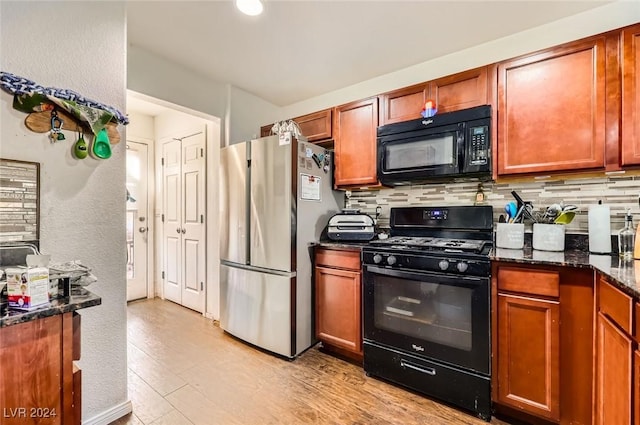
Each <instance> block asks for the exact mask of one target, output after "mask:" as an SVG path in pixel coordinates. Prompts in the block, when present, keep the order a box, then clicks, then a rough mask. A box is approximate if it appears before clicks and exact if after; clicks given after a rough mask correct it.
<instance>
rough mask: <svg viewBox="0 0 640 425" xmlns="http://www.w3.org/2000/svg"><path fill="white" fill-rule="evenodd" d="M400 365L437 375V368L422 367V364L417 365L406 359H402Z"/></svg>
mask: <svg viewBox="0 0 640 425" xmlns="http://www.w3.org/2000/svg"><path fill="white" fill-rule="evenodd" d="M400 366H402V367H403V368H405V367H406V368H408V369H413V370H417V371H418V372H422V373H426V374H427V375H431V376H435V375H436V370H435V369H432V368H430V367H426V368H425V367H420V366H416V365H414V364H411V363H409V362H407V361H405V360H402V359H400Z"/></svg>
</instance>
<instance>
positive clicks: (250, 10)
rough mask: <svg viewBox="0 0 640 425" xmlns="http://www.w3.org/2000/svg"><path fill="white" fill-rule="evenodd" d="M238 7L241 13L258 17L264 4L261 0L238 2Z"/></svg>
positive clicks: (241, 0) (240, 0)
mask: <svg viewBox="0 0 640 425" xmlns="http://www.w3.org/2000/svg"><path fill="white" fill-rule="evenodd" d="M236 7H237V8H238V10H240V12H242V13H244V14H246V15H249V16H256V15H259V14H261V13H262V9H263V7H262V2H261V1H260V0H236Z"/></svg>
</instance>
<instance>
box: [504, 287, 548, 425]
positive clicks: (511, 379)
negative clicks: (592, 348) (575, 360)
mask: <svg viewBox="0 0 640 425" xmlns="http://www.w3.org/2000/svg"><path fill="white" fill-rule="evenodd" d="M559 315H560V307H559V303H558V302H557V301H548V300H542V299H535V298H526V297H519V296H515V295H507V294H502V293H499V294H498V353H497V355H498V373H497V375H498V382H497V385H498V401H499V402H500V403H503V404H505V405H507V406H511V407H514V408H517V409H518V410H522V411H525V412H527V413H531V414H534V415H537V416H540V417H543V418H546V419H549V420H554V421H557V420H559V419H560V379H559V376H560V374H559V372H560V370H559V367H560V348H559V341H560V337H559V336H560V323H559Z"/></svg>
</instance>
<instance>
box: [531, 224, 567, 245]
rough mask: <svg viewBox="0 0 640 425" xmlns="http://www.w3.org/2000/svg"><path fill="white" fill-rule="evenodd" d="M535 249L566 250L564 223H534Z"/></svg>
mask: <svg viewBox="0 0 640 425" xmlns="http://www.w3.org/2000/svg"><path fill="white" fill-rule="evenodd" d="M533 249H539V250H541V251H564V224H546V223H533Z"/></svg>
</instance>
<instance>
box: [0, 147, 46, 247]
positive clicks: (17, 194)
mask: <svg viewBox="0 0 640 425" xmlns="http://www.w3.org/2000/svg"><path fill="white" fill-rule="evenodd" d="M39 223H40V164H39V163H37V162H26V161H17V160H13V159H4V158H0V243H3V242H27V241H28V242H37V241H38V239H39V238H40V224H39Z"/></svg>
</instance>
